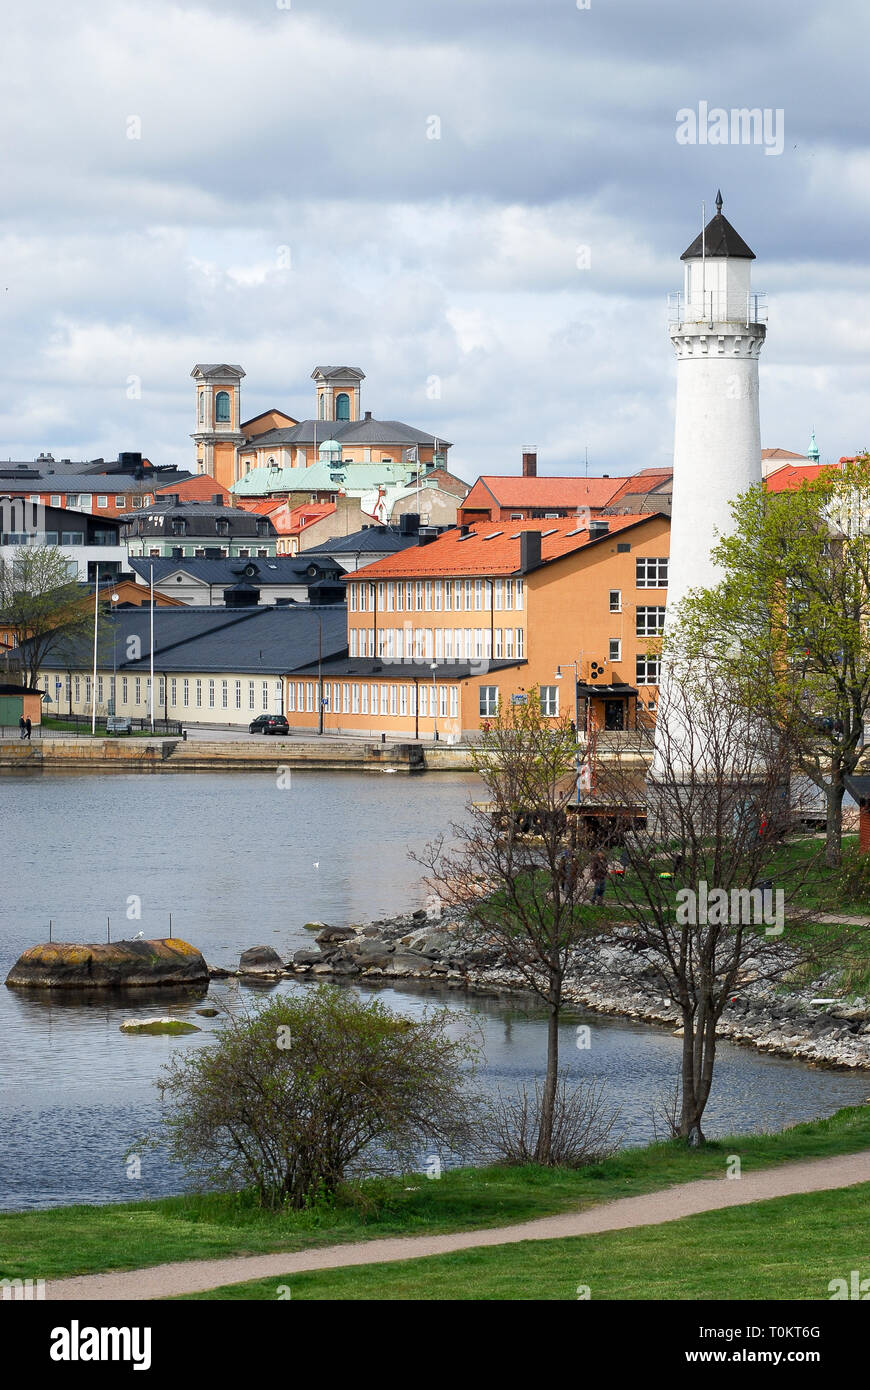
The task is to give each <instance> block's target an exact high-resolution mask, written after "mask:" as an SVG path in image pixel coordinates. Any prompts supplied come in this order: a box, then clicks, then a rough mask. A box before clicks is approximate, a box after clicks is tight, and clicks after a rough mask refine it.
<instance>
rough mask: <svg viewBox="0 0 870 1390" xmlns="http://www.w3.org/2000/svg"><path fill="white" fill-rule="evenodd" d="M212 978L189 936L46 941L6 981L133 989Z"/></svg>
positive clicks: (24, 985)
mask: <svg viewBox="0 0 870 1390" xmlns="http://www.w3.org/2000/svg"><path fill="white" fill-rule="evenodd" d="M207 981H208V966H207V965H206V963H205V961H204V960H203V958H202V956H201V955H200V953H199V951H198V950H197V949H196V947H195V946H191V945H189V943H188V942H186V941H179V940H178V939H177V938H176V937H173V938H172V940H166V939H164V940H160V941H113V942H111V944H107V943H105V942H102V943H99V944H96V945H84V946H83V945H79V944H77V943H73V942H67V941H53V942H48V943H46V942H43V944H42V945H41V946H31V947H30V949H29V950H28V951H25V952H24V954H23V955H21V956H19V957H18V960H17V961H16V962H15V964H14V965H13V967H12V969H11V970H10V971H9V974H8V975H7V976H6V984H7V985H8V986H9V987H10V988H22V989H130V988H144V987H148V986H151V987H153V986H155V985H192V984H200V983H206V982H207Z"/></svg>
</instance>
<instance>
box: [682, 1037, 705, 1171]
mask: <svg viewBox="0 0 870 1390" xmlns="http://www.w3.org/2000/svg"><path fill="white" fill-rule="evenodd" d="M697 1026H698V1025H697V1021H696V1018H695V1014H694V1012H693V1011H692V1010H690V1009H684V1010H683V1066H682V1084H681V1098H680V1099H681V1104H680V1138H681V1139H685V1141H686V1143H687V1144H688V1145H689V1146H690V1147H691V1148H696V1147H697V1146H698V1145H699V1144H703V1143H704V1135H703V1133H702V1132H701V1114H702V1111H703V1107H702V1106H699V1104H698V1091H697V1087H696V1084H695V1074H696V1068H695V1047H696V1032H697Z"/></svg>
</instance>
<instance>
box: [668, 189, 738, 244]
mask: <svg viewBox="0 0 870 1390" xmlns="http://www.w3.org/2000/svg"><path fill="white" fill-rule="evenodd" d="M702 242H703V243H704V244H703V246H702ZM702 250H703V253H704V254H705V255H707V256H734V257H740V258H742V259H743V260H746V261H754V260H755V252H754V251H750V249H749V247H748V246H747V245H746V242H745V241H744V240H743V237H742V236H740V234H739V232H735V230H734V228H733V227H732V226H731V223H730V222H729V221H728V218H727V217H723V216H722V194H721V192H719V193H717V194H716V216H715V217H711V218H710V221H709V222H708V223H707V225H706V227H705V228H704V232H703V237H702V235H701V234H700V233H699V235H698V236H696V237H695V240H694V241H693V242H692V244H691V246H689V247H687V249H686V250H685V251H684V252H683V254H682V256H681V257H680V260H681V261H696V260H697V261H699V260H700V259H701V254H702Z"/></svg>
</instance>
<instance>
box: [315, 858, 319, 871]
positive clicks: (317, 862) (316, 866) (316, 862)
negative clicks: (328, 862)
mask: <svg viewBox="0 0 870 1390" xmlns="http://www.w3.org/2000/svg"><path fill="white" fill-rule="evenodd" d="M314 867H315V869H319V868H320V860H319V859H315V861H314Z"/></svg>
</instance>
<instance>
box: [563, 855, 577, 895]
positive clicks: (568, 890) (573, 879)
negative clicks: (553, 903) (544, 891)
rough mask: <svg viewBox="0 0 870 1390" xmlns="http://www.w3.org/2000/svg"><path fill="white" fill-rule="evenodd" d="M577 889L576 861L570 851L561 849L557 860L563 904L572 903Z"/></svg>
mask: <svg viewBox="0 0 870 1390" xmlns="http://www.w3.org/2000/svg"><path fill="white" fill-rule="evenodd" d="M576 887H577V860H576V857H575V856H574V854H573V853H572V851H571V850H570V849H563V850H562V854H561V857H560V859H559V888H560V889H561V892H562V898H563V900H564V901H565V902H572V901H573V899H574V893H575V889H576Z"/></svg>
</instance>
